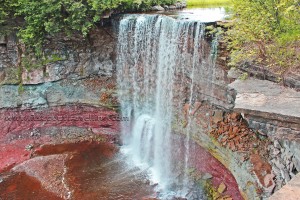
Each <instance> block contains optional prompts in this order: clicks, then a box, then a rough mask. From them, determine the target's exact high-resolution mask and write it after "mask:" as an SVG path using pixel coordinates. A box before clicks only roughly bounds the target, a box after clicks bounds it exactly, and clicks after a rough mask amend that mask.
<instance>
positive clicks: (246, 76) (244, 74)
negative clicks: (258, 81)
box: [239, 72, 249, 81]
mask: <svg viewBox="0 0 300 200" xmlns="http://www.w3.org/2000/svg"><path fill="white" fill-rule="evenodd" d="M248 77H249V75H248V73H247V72H244V73H243V74H242V75H241V76H240V77H239V79H240V80H242V81H244V80H246V79H247V78H248Z"/></svg>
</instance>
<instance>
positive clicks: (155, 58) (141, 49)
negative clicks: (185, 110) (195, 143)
mask: <svg viewBox="0 0 300 200" xmlns="http://www.w3.org/2000/svg"><path fill="white" fill-rule="evenodd" d="M204 29H205V26H204V24H202V23H200V22H195V21H187V20H175V19H173V18H171V17H166V16H159V15H128V16H126V17H124V18H123V19H122V20H121V21H120V24H119V29H118V30H119V35H118V54H117V75H118V76H117V77H118V87H119V88H118V91H119V94H118V97H119V101H120V104H121V109H122V115H124V116H126V117H128V116H129V117H130V119H131V124H130V127H128V126H125V125H124V127H123V129H122V130H123V133H122V134H123V141H124V144H125V147H126V148H127V150H128V151H129V153H130V154H131V155H132V158H133V160H134V162H135V163H136V164H138V165H140V166H143V167H146V168H147V169H149V170H150V173H151V175H152V178H153V182H155V183H158V184H159V186H160V187H161V188H164V189H170V188H171V187H172V186H173V185H174V184H177V185H185V184H187V183H188V177H187V175H185V176H184V178H178V177H179V176H178V174H176V173H175V169H174V166H175V165H176V164H178V160H177V161H176V160H174V153H175V151H174V144H173V139H172V138H171V136H172V126H173V123H174V120H175V118H176V116H177V113H178V112H179V113H180V112H182V110H181V109H182V107H183V106H184V104H185V103H189V104H190V105H191V104H192V103H193V102H194V91H195V90H196V87H194V81H195V79H197V78H199V76H200V77H206V78H209V77H208V76H207V75H206V74H207V73H208V74H209V72H207V71H206V72H205V71H204V70H206V69H205V66H207V63H206V60H205V59H204V56H205V55H204V54H205V53H204V51H203V49H204V48H205V45H204V42H203V41H204ZM196 73H197V76H196ZM187 84H188V87H186V85H187ZM189 129H190V128H189V126H188V127H187V129H186V135H187V141H186V142H185V144H184V147H185V149H183V150H182V151H184V157H183V158H182V160H180V162H181V164H182V166H183V167H184V168H185V170H186V169H187V168H188V158H189V155H187V154H189V141H188V140H189V137H190V134H189V132H190V131H189ZM180 151H181V150H180ZM175 163H176V164H175ZM183 171H184V170H183Z"/></svg>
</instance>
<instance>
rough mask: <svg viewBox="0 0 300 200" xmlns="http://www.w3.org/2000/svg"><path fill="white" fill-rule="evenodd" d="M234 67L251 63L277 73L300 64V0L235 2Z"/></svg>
mask: <svg viewBox="0 0 300 200" xmlns="http://www.w3.org/2000/svg"><path fill="white" fill-rule="evenodd" d="M232 1H233V14H234V21H233V27H232V28H231V29H230V30H229V31H228V39H229V42H230V47H231V49H232V54H231V59H232V62H231V64H232V65H237V64H240V63H241V62H245V61H249V62H252V63H253V62H254V63H256V64H259V65H263V66H269V67H272V68H273V69H276V70H277V72H284V70H286V69H288V68H290V67H293V68H298V69H299V63H300V20H299V19H300V1H299V0H232Z"/></svg>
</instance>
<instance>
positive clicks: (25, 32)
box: [0, 0, 175, 55]
mask: <svg viewBox="0 0 300 200" xmlns="http://www.w3.org/2000/svg"><path fill="white" fill-rule="evenodd" d="M174 2H175V0H39V1H37V0H0V30H3V29H6V27H3V24H4V23H6V22H7V23H11V22H10V21H9V20H10V19H11V18H12V17H13V16H19V17H23V18H24V20H25V22H24V24H23V25H22V26H17V28H18V29H19V32H18V36H19V39H21V41H22V42H23V43H24V44H25V45H26V46H27V49H28V48H29V49H30V48H31V49H32V50H33V51H34V52H35V53H36V54H38V55H39V54H42V52H41V51H42V46H43V43H44V39H45V36H46V35H55V34H57V33H65V34H66V35H72V34H74V33H75V32H77V33H78V32H80V33H81V34H82V35H83V36H86V35H87V34H88V33H89V31H90V30H91V28H92V27H93V26H94V24H95V23H97V22H99V21H100V20H101V17H102V15H103V14H105V13H106V12H107V11H111V10H114V9H120V10H127V9H129V10H135V9H138V8H139V9H143V8H149V7H150V6H151V5H154V4H165V3H174ZM0 34H1V33H0Z"/></svg>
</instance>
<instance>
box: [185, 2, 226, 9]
mask: <svg viewBox="0 0 300 200" xmlns="http://www.w3.org/2000/svg"><path fill="white" fill-rule="evenodd" d="M230 4H231V0H187V5H188V7H202V8H203V7H220V6H228V5H230Z"/></svg>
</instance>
